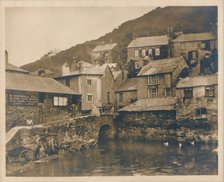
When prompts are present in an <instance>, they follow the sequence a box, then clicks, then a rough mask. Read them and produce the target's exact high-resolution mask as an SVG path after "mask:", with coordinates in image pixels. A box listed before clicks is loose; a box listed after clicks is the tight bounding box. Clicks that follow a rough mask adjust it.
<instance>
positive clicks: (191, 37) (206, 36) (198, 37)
mask: <svg viewBox="0 0 224 182" xmlns="http://www.w3.org/2000/svg"><path fill="white" fill-rule="evenodd" d="M202 40H215V36H214V35H212V33H210V32H205V33H192V34H182V35H180V36H178V37H177V38H176V39H174V40H173V42H191V41H202Z"/></svg>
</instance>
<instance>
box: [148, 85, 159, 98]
mask: <svg viewBox="0 0 224 182" xmlns="http://www.w3.org/2000/svg"><path fill="white" fill-rule="evenodd" d="M148 97H149V98H156V97H158V87H149V88H148Z"/></svg>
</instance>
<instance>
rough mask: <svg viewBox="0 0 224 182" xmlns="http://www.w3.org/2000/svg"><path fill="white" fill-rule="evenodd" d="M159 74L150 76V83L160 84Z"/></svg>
mask: <svg viewBox="0 0 224 182" xmlns="http://www.w3.org/2000/svg"><path fill="white" fill-rule="evenodd" d="M158 84H159V75H152V76H148V85H158Z"/></svg>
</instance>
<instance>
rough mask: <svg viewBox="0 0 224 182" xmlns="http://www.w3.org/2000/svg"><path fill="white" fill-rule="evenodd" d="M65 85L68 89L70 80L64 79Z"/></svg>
mask: <svg viewBox="0 0 224 182" xmlns="http://www.w3.org/2000/svg"><path fill="white" fill-rule="evenodd" d="M65 85H66V86H67V87H70V79H66V80H65Z"/></svg>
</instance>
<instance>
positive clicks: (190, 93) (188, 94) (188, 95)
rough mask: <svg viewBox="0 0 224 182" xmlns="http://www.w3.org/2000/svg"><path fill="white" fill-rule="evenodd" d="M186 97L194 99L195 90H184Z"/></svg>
mask: <svg viewBox="0 0 224 182" xmlns="http://www.w3.org/2000/svg"><path fill="white" fill-rule="evenodd" d="M184 97H185V98H192V97H193V88H185V89H184Z"/></svg>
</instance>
